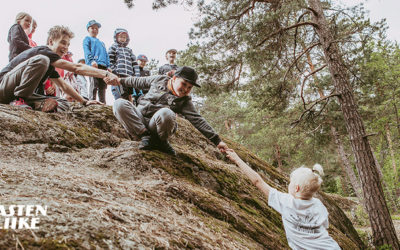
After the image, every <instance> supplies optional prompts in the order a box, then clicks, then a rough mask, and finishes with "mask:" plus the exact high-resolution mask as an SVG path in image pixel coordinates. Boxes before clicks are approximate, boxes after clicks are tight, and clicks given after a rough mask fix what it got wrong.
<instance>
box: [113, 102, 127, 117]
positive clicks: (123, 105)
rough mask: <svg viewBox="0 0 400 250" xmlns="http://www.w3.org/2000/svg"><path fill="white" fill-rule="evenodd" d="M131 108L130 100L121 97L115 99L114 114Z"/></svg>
mask: <svg viewBox="0 0 400 250" xmlns="http://www.w3.org/2000/svg"><path fill="white" fill-rule="evenodd" d="M127 108H129V101H127V100H125V99H122V98H119V99H117V100H115V102H114V105H113V111H114V114H117V113H120V112H121V111H122V110H126V109H127Z"/></svg>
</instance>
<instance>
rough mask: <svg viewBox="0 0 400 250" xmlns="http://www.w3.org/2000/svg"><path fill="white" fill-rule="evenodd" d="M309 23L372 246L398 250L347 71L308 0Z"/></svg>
mask: <svg viewBox="0 0 400 250" xmlns="http://www.w3.org/2000/svg"><path fill="white" fill-rule="evenodd" d="M309 5H310V8H311V9H312V13H313V21H314V22H315V23H316V24H317V27H316V28H315V30H316V33H317V34H318V36H319V39H320V43H321V46H322V47H323V51H324V56H325V60H326V63H327V65H328V68H329V71H330V74H331V76H332V81H333V83H334V86H335V89H336V92H337V94H339V95H340V96H339V98H338V99H339V103H340V106H341V109H342V112H343V116H344V121H345V125H346V129H347V131H348V133H349V137H350V142H351V147H352V149H353V152H354V156H355V159H356V168H357V171H358V175H359V177H360V180H361V183H362V188H363V194H364V200H365V205H366V209H367V212H368V214H369V219H370V222H371V227H372V234H373V238H374V245H375V246H381V245H384V244H388V245H391V246H392V247H393V248H394V249H400V244H399V241H398V239H397V235H396V231H395V229H394V226H393V221H392V219H391V217H390V213H389V209H388V207H387V204H386V201H385V197H384V194H383V189H382V184H381V179H380V178H379V173H378V170H377V168H376V165H375V160H374V156H373V154H372V151H371V147H370V145H369V141H368V137H367V136H366V133H365V128H364V123H363V121H362V119H361V116H360V114H359V113H358V107H357V104H356V102H355V100H354V95H353V92H352V89H351V85H350V82H349V76H348V73H347V69H346V67H345V65H344V62H343V59H342V57H341V54H340V51H339V47H338V46H337V43H336V42H335V41H334V38H333V35H332V32H331V30H330V29H329V24H328V22H327V20H326V17H325V15H324V12H323V9H322V5H321V2H320V0H309Z"/></svg>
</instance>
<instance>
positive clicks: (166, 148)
mask: <svg viewBox="0 0 400 250" xmlns="http://www.w3.org/2000/svg"><path fill="white" fill-rule="evenodd" d="M157 149H158V150H160V151H161V152H164V153H167V154H169V155H173V156H176V152H175V149H174V148H173V147H172V146H171V144H169V142H168V141H167V140H165V141H161V140H160V141H159V144H158V147H157Z"/></svg>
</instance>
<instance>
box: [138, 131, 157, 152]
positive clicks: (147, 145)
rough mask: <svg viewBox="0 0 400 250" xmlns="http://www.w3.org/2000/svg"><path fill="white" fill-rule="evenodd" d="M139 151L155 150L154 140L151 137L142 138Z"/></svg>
mask: <svg viewBox="0 0 400 250" xmlns="http://www.w3.org/2000/svg"><path fill="white" fill-rule="evenodd" d="M139 149H141V150H152V149H155V147H154V143H152V138H151V136H150V135H145V136H143V137H142V140H141V142H140V146H139Z"/></svg>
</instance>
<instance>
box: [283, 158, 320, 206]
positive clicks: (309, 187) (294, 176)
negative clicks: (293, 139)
mask: <svg viewBox="0 0 400 250" xmlns="http://www.w3.org/2000/svg"><path fill="white" fill-rule="evenodd" d="M323 175H324V170H323V169H322V166H321V165H320V164H318V163H317V164H315V165H314V166H313V169H312V170H311V169H310V168H306V167H303V166H302V167H299V168H297V169H295V170H294V171H293V172H292V173H291V174H290V182H292V183H293V184H295V185H299V187H300V192H301V194H302V195H303V196H304V198H310V197H312V196H313V195H314V194H315V193H316V192H317V191H318V190H319V188H320V187H321V184H322V178H321V176H323Z"/></svg>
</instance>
